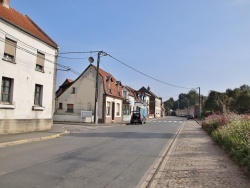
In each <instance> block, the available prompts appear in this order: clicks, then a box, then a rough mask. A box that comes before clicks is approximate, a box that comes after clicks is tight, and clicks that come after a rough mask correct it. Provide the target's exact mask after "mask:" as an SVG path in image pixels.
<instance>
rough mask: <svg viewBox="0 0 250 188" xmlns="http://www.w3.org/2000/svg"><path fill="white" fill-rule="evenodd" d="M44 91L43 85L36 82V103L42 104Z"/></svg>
mask: <svg viewBox="0 0 250 188" xmlns="http://www.w3.org/2000/svg"><path fill="white" fill-rule="evenodd" d="M42 92H43V86H42V85H38V84H36V85H35V97H34V104H35V105H37V106H42Z"/></svg>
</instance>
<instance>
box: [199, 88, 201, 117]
mask: <svg viewBox="0 0 250 188" xmlns="http://www.w3.org/2000/svg"><path fill="white" fill-rule="evenodd" d="M198 88H199V118H201V88H200V87H198Z"/></svg>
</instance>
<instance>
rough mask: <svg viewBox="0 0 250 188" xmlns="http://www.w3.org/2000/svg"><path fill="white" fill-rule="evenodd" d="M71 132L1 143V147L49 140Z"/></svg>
mask: <svg viewBox="0 0 250 188" xmlns="http://www.w3.org/2000/svg"><path fill="white" fill-rule="evenodd" d="M69 133H70V132H69V131H67V130H66V131H64V132H63V133H59V134H54V135H50V136H44V137H39V138H30V139H24V140H17V141H11V142H5V143H0V148H3V147H8V146H15V145H19V144H25V143H30V142H37V141H42V140H49V139H52V138H58V137H60V136H63V135H67V134H69Z"/></svg>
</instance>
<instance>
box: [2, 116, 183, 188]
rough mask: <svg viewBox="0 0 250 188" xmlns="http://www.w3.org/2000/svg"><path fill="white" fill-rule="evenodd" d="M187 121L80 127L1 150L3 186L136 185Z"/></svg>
mask: <svg viewBox="0 0 250 188" xmlns="http://www.w3.org/2000/svg"><path fill="white" fill-rule="evenodd" d="M184 120H185V119H184V118H179V117H167V118H165V119H157V120H156V119H149V120H148V122H147V123H146V124H144V125H126V126H114V127H97V128H94V129H87V130H86V129H82V128H81V127H80V126H72V128H71V132H72V133H71V134H69V135H67V136H63V137H60V138H57V139H51V140H47V141H41V142H34V143H29V144H23V145H17V146H12V147H6V148H1V149H0V187H1V188H17V187H18V188H27V187H31V188H33V187H34V188H38V187H39V188H40V187H42V188H45V187H46V188H47V187H50V188H59V187H65V188H69V187H70V188H71V187H72V188H73V187H77V188H80V187H86V188H104V187H105V188H106V187H107V188H111V187H113V188H119V187H124V188H128V187H136V186H138V184H139V183H140V182H142V181H143V178H144V177H145V176H146V174H147V173H148V172H149V169H150V168H151V167H152V165H153V163H154V162H155V161H157V159H158V158H159V155H160V154H161V153H162V152H163V150H164V149H165V148H166V146H167V145H168V144H169V143H170V141H171V139H172V138H173V137H174V135H175V134H176V132H177V130H178V129H179V127H180V126H181V125H182V123H183V122H184Z"/></svg>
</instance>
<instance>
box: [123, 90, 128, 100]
mask: <svg viewBox="0 0 250 188" xmlns="http://www.w3.org/2000/svg"><path fill="white" fill-rule="evenodd" d="M122 95H123V98H125V99H128V92H127V91H123V92H122Z"/></svg>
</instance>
